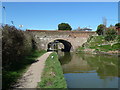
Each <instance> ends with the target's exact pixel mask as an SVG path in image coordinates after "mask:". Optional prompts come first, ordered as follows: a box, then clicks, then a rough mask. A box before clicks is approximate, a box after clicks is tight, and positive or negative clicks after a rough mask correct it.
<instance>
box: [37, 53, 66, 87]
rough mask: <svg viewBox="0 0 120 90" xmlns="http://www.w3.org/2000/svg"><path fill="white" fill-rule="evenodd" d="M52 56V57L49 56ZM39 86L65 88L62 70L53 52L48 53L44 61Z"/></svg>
mask: <svg viewBox="0 0 120 90" xmlns="http://www.w3.org/2000/svg"><path fill="white" fill-rule="evenodd" d="M52 56H53V58H51V57H52ZM38 87H39V88H67V85H66V81H65V79H64V75H63V71H62V68H61V65H60V62H59V61H58V56H57V54H56V53H55V52H54V53H52V54H50V56H49V57H48V58H47V60H46V62H45V68H44V71H43V74H42V80H41V82H39V83H38Z"/></svg>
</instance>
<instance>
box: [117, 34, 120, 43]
mask: <svg viewBox="0 0 120 90" xmlns="http://www.w3.org/2000/svg"><path fill="white" fill-rule="evenodd" d="M117 41H118V43H120V35H118V37H117Z"/></svg>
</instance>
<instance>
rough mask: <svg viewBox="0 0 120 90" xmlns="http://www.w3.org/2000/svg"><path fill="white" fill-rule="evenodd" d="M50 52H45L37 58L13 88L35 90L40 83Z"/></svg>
mask: <svg viewBox="0 0 120 90" xmlns="http://www.w3.org/2000/svg"><path fill="white" fill-rule="evenodd" d="M51 53H52V52H47V53H45V54H44V55H42V56H41V57H39V58H38V59H37V60H38V61H37V62H35V63H33V64H32V65H31V66H30V67H29V68H28V70H27V71H26V73H24V75H23V76H22V78H21V79H19V80H18V83H17V84H16V85H15V88H36V87H37V84H38V82H40V81H41V78H40V77H41V74H42V71H43V69H44V65H45V61H46V59H47V58H48V56H49V55H50V54H51Z"/></svg>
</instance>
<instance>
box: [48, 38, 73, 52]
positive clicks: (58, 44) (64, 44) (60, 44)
mask: <svg viewBox="0 0 120 90" xmlns="http://www.w3.org/2000/svg"><path fill="white" fill-rule="evenodd" d="M71 47H72V45H71V43H70V42H68V41H66V40H62V39H57V40H54V41H53V42H50V43H48V49H47V51H56V50H61V51H63V52H70V50H71Z"/></svg>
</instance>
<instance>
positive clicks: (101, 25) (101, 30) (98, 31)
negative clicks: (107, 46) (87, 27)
mask: <svg viewBox="0 0 120 90" xmlns="http://www.w3.org/2000/svg"><path fill="white" fill-rule="evenodd" d="M104 29H105V25H103V24H100V25H99V26H98V27H97V31H96V32H97V34H98V35H103V34H104Z"/></svg>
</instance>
